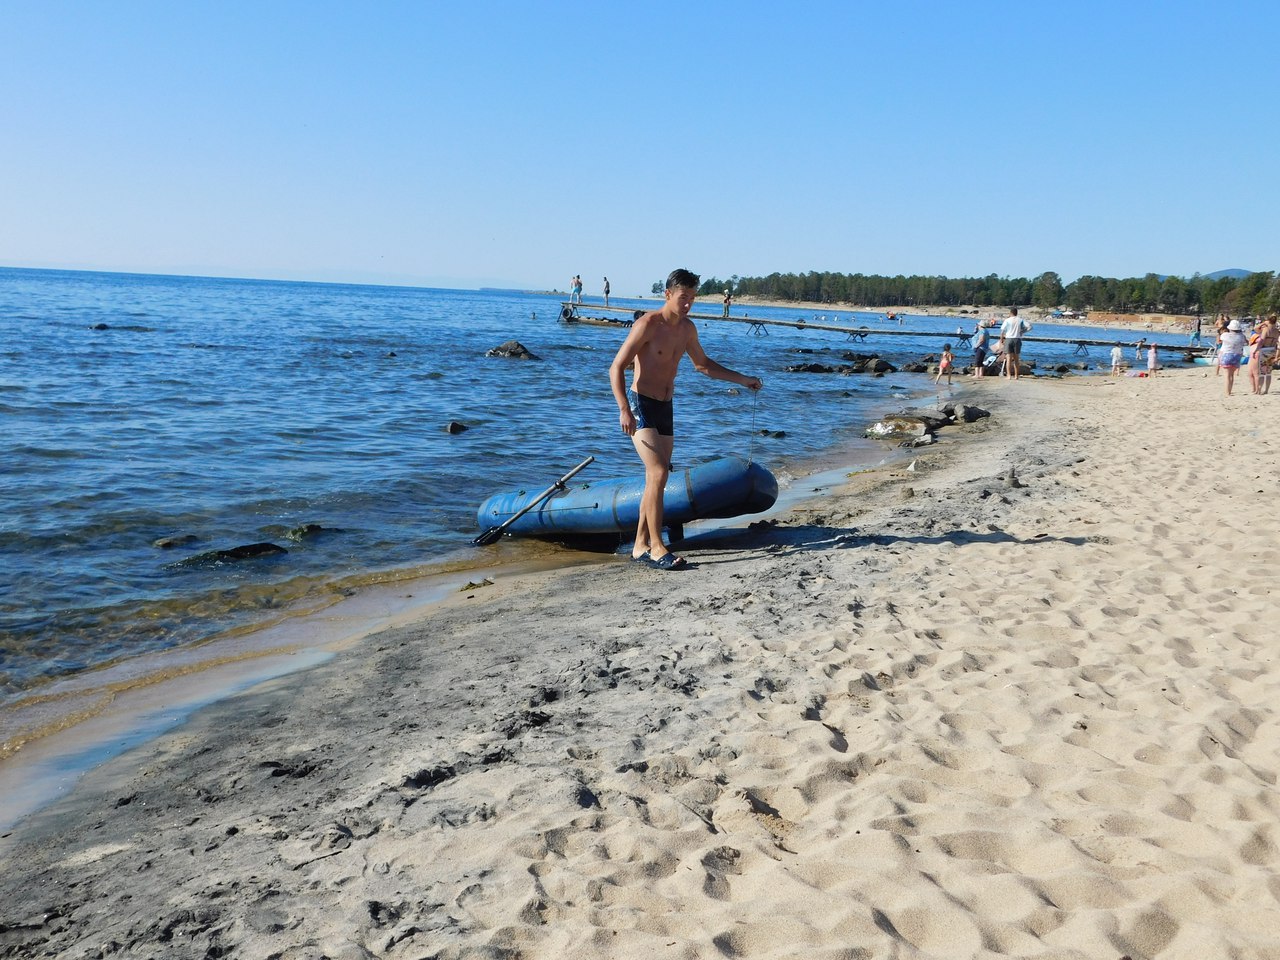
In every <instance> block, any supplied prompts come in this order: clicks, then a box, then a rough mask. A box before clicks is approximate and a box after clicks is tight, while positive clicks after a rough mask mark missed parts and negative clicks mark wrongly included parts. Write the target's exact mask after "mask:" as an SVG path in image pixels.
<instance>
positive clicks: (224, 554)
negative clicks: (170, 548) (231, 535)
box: [180, 543, 289, 567]
mask: <svg viewBox="0 0 1280 960" xmlns="http://www.w3.org/2000/svg"><path fill="white" fill-rule="evenodd" d="M288 552H289V551H288V550H286V549H285V548H284V547H281V546H278V545H277V544H274V543H247V544H243V545H241V546H238V547H232V548H231V549H230V550H209V551H207V552H205V553H199V554H196V555H195V556H194V557H187V559H185V560H182V561H180V565H181V566H184V567H201V566H207V565H210V564H215V563H235V562H237V561H240V560H256V559H258V558H259V557H272V556H276V555H277V554H281V553H288Z"/></svg>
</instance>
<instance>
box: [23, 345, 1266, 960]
mask: <svg viewBox="0 0 1280 960" xmlns="http://www.w3.org/2000/svg"><path fill="white" fill-rule="evenodd" d="M955 398H956V399H957V400H958V401H962V402H971V403H975V404H977V405H980V406H983V407H986V408H988V409H990V410H991V411H992V413H993V416H992V417H991V418H990V419H985V420H980V421H978V422H977V423H974V424H971V425H968V426H964V427H956V428H950V429H949V430H948V431H944V432H943V433H942V434H941V438H942V442H941V443H939V444H938V445H936V446H934V447H930V448H924V449H923V450H922V451H921V452H920V453H919V455H918V456H917V457H915V459H914V460H913V461H911V462H909V463H903V464H899V465H897V466H895V467H893V468H886V469H882V470H877V471H868V472H864V473H860V474H857V475H855V476H853V477H851V478H850V479H849V482H848V484H847V485H845V486H844V487H843V488H842V489H840V490H838V491H835V492H832V493H829V494H827V495H825V496H823V497H821V498H819V499H817V500H814V501H811V502H809V503H807V504H803V505H801V506H797V507H794V508H792V509H791V510H790V511H788V512H787V513H786V514H784V515H783V516H781V517H780V518H779V522H778V523H776V524H764V525H761V526H759V527H758V528H757V529H755V530H752V531H750V532H745V533H744V532H737V533H732V534H730V533H726V534H725V535H724V536H722V537H721V538H719V539H716V538H714V537H712V538H705V539H703V540H702V541H701V542H699V543H697V544H696V545H693V546H692V549H689V550H688V551H687V552H686V555H687V556H688V557H689V559H690V560H691V561H692V563H693V564H694V569H692V570H689V571H685V572H682V573H662V572H659V571H655V570H650V569H646V568H641V567H639V566H637V565H634V564H631V563H630V562H628V561H627V560H625V559H622V558H617V559H611V560H609V561H608V562H605V563H602V564H595V565H591V566H586V567H580V568H576V569H569V570H556V571H541V572H533V573H529V574H526V575H522V576H516V577H509V578H508V577H502V578H498V580H497V582H496V583H495V585H494V586H492V587H484V588H478V589H476V590H474V591H468V592H466V593H454V594H451V595H450V596H449V597H448V598H447V599H445V600H444V601H442V602H441V603H439V604H437V605H434V606H432V607H431V608H430V609H429V610H427V611H425V613H424V615H423V616H421V617H420V618H417V619H414V620H413V621H412V622H409V623H405V624H403V625H399V626H394V627H392V628H390V629H387V630H384V631H383V632H380V633H378V634H376V635H374V636H371V637H369V638H367V639H366V640H364V641H363V642H361V643H359V644H356V645H353V646H351V647H349V648H348V649H345V650H341V651H338V652H337V653H335V655H334V656H333V657H332V658H331V659H329V660H328V661H327V662H325V663H323V664H321V665H319V666H316V667H314V668H312V669H310V670H308V671H305V672H303V673H295V674H292V675H290V676H287V677H282V678H280V679H277V680H273V681H271V682H269V683H267V684H264V685H260V686H258V687H255V688H254V689H252V690H249V691H246V692H243V693H241V694H239V695H237V696H235V697H233V698H231V699H228V700H224V701H222V702H220V703H217V704H214V705H212V706H209V707H207V708H204V709H202V710H199V711H198V712H197V713H195V715H194V716H193V717H192V718H191V719H190V720H189V721H187V722H186V723H184V724H183V725H181V726H180V727H178V728H176V729H174V730H172V731H171V732H169V733H166V734H165V735H163V736H161V737H159V738H158V739H156V740H153V741H151V742H149V743H147V744H144V745H142V746H139V747H137V748H134V749H132V750H130V751H128V752H126V753H124V754H123V755H121V756H119V757H117V758H115V759H114V760H111V761H110V762H108V763H106V764H104V765H103V766H101V767H99V768H98V769H97V770H95V771H94V773H93V774H92V776H91V777H89V778H86V781H85V782H83V783H82V784H81V785H80V787H78V788H77V789H76V790H75V791H73V792H72V793H71V795H70V796H68V797H67V798H65V799H64V800H62V801H61V802H59V803H58V804H56V805H54V806H51V807H49V808H47V809H45V810H43V811H42V812H40V813H39V814H36V815H35V816H33V817H32V818H30V819H28V820H27V821H24V822H23V823H21V824H19V825H18V827H16V828H15V829H14V830H13V831H12V832H11V834H10V835H9V836H8V837H7V838H5V840H4V841H3V843H4V846H3V848H0V858H2V865H3V869H2V870H0V894H2V896H0V904H3V906H0V957H9V956H13V957H18V956H22V957H28V956H38V955H51V956H94V955H99V954H101V955H119V956H161V955H163V956H172V957H188V956H189V957H206V956H245V957H267V956H272V957H281V958H294V957H297V958H302V957H322V956H326V957H368V956H379V957H382V956H386V957H414V958H423V957H435V958H481V957H483V958H515V957H520V958H563V957H574V958H626V957H645V958H646V960H647V958H652V957H662V958H666V957H671V958H683V960H691V958H699V960H703V958H706V960H709V958H713V957H715V958H722V957H767V958H791V957H796V958H798V957H804V958H806V960H809V958H817V960H836V958H841V960H844V958H850V957H977V956H1017V957H1023V956H1025V957H1063V958H1067V957H1071V958H1082V960H1083V958H1091V960H1092V958H1098V957H1114V958H1119V957H1122V956H1129V957H1131V958H1134V960H1138V958H1147V957H1157V956H1158V957H1209V956H1238V957H1249V958H1253V957H1280V881H1278V880H1277V879H1276V875H1277V871H1276V867H1277V864H1278V861H1280V852H1278V850H1277V843H1278V842H1280V838H1278V837H1277V834H1276V829H1277V828H1276V823H1277V820H1278V816H1277V815H1278V814H1280V799H1278V797H1280V795H1278V794H1277V792H1276V789H1275V788H1276V775H1277V771H1278V770H1280V725H1278V724H1277V719H1278V718H1277V704H1278V703H1280V697H1278V694H1280V673H1278V672H1277V667H1276V657H1275V653H1276V641H1275V631H1274V618H1275V614H1274V611H1275V598H1274V596H1273V593H1272V588H1271V585H1270V580H1269V570H1270V569H1271V567H1273V566H1274V565H1275V562H1276V560H1277V559H1280V549H1278V548H1277V546H1276V541H1275V538H1274V535H1275V525H1274V524H1273V523H1271V522H1269V521H1268V522H1260V520H1259V510H1258V507H1259V504H1260V503H1267V502H1269V500H1270V485H1271V482H1272V480H1273V478H1274V477H1275V476H1277V475H1278V474H1277V467H1280V462H1278V461H1280V441H1277V440H1276V439H1274V438H1273V435H1272V434H1271V433H1269V432H1268V431H1267V430H1266V429H1265V426H1264V425H1265V423H1267V422H1270V420H1271V419H1272V418H1274V416H1275V405H1276V404H1277V403H1280V398H1278V397H1271V396H1268V397H1254V396H1249V395H1247V394H1245V395H1237V396H1234V397H1231V398H1227V397H1224V396H1222V389H1221V384H1220V382H1218V381H1217V380H1215V378H1214V377H1213V374H1212V371H1211V370H1208V369H1207V368H1194V369H1187V370H1178V371H1173V372H1172V373H1170V374H1168V375H1162V376H1159V377H1156V378H1154V379H1150V380H1148V379H1136V378H1133V379H1130V378H1121V379H1118V380H1112V379H1110V378H1087V379H1085V378H1082V379H1066V380H1061V381H1052V380H1035V379H1023V380H1020V381H1017V382H1009V381H1003V380H1000V379H999V378H992V380H990V381H989V382H983V383H973V382H969V381H961V380H959V379H958V380H957V386H956V391H955ZM1255 424H1258V425H1257V426H1255ZM1011 470H1012V471H1013V473H1012V475H1011V473H1010V471H1011Z"/></svg>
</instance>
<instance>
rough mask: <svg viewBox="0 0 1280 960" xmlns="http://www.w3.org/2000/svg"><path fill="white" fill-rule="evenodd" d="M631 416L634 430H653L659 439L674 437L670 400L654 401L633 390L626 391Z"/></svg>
mask: <svg viewBox="0 0 1280 960" xmlns="http://www.w3.org/2000/svg"><path fill="white" fill-rule="evenodd" d="M627 400H628V402H629V403H630V404H631V415H632V416H634V417H635V418H636V429H637V430H644V429H646V428H650V427H651V428H653V429H654V430H657V431H658V436H660V437H672V436H675V432H676V431H675V406H674V405H673V404H672V402H671V401H670V400H655V399H653V397H646V396H645V395H644V394H642V393H636V392H635V391H634V390H628V391H627Z"/></svg>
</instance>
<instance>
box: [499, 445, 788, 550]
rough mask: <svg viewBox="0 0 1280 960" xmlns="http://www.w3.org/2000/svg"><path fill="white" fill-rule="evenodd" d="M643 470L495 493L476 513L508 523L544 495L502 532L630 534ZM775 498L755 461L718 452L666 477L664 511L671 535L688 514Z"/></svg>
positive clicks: (719, 512) (726, 511)
mask: <svg viewBox="0 0 1280 960" xmlns="http://www.w3.org/2000/svg"><path fill="white" fill-rule="evenodd" d="M643 492H644V474H643V472H642V471H641V469H640V466H639V464H637V465H636V475H634V476H630V477H626V478H622V479H612V480H596V481H588V482H578V483H573V484H566V485H565V486H564V489H562V490H557V491H556V492H555V493H553V494H552V495H551V496H549V497H546V494H545V493H540V492H539V491H533V490H516V491H512V492H506V493H495V494H494V495H493V496H491V497H489V498H488V499H487V500H485V501H484V503H482V504H481V505H480V509H479V510H478V511H477V512H476V519H477V520H478V521H479V523H480V526H481V527H490V529H494V528H495V526H502V525H503V524H508V521H511V518H512V517H516V515H517V514H519V513H520V511H521V510H522V509H524V508H525V507H527V506H529V504H530V503H531V502H534V501H536V500H538V498H539V496H542V497H544V498H545V499H544V501H543V502H542V503H541V504H540V505H538V506H536V507H534V508H533V509H531V510H529V511H527V512H526V513H525V514H524V515H523V516H519V517H516V519H515V520H514V521H512V522H510V523H509V524H508V525H507V526H505V527H504V528H503V529H504V532H506V533H509V534H511V535H512V536H521V537H573V536H596V535H600V534H610V533H619V534H631V533H634V532H635V529H636V524H638V523H639V522H640V495H641V494H642V493H643ZM777 499H778V481H777V479H776V478H775V477H774V475H773V474H772V473H770V472H769V471H768V470H766V469H765V468H764V467H762V466H760V464H758V463H749V462H748V461H746V460H743V459H742V458H741V457H722V458H720V459H719V460H712V461H710V462H708V463H700V464H698V465H697V466H694V467H689V468H688V469H686V470H677V471H676V472H674V473H672V474H671V476H670V478H669V479H668V480H667V486H666V490H665V491H664V494H663V517H664V520H665V523H666V526H667V529H668V530H670V531H672V538H673V539H679V536H678V533H679V528H680V527H682V526H683V525H684V524H686V523H689V522H690V521H692V520H709V519H712V518H724V517H739V516H742V515H743V514H747V513H760V512H761V511H764V510H768V509H769V508H770V507H772V506H773V505H774V503H775V502H776V501H777Z"/></svg>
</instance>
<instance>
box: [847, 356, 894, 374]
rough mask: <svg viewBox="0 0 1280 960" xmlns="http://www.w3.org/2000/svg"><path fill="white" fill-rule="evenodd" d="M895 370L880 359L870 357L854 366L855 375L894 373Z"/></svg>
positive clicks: (888, 363) (891, 365)
mask: <svg viewBox="0 0 1280 960" xmlns="http://www.w3.org/2000/svg"><path fill="white" fill-rule="evenodd" d="M897 370H898V368H897V367H895V366H894V365H893V364H891V363H890V362H889V361H888V360H884V359H882V358H881V357H871V358H869V359H867V360H864V361H862V362H861V363H858V364H854V371H855V372H856V373H896V372H897Z"/></svg>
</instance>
